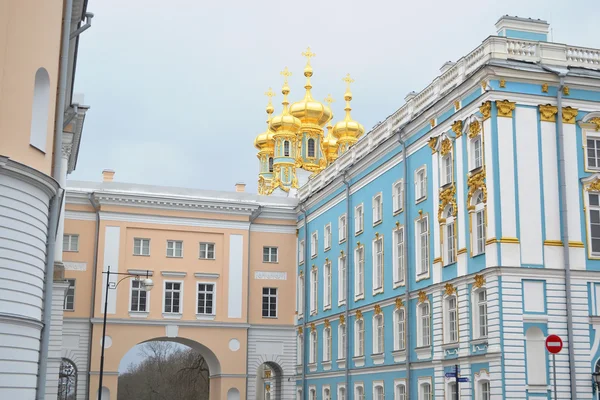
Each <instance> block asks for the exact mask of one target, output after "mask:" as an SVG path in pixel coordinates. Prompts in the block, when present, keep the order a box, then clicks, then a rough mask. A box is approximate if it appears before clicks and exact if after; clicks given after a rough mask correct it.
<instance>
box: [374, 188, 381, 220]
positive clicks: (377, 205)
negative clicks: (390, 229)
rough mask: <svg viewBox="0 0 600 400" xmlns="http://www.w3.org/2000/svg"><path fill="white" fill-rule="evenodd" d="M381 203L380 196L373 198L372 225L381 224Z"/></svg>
mask: <svg viewBox="0 0 600 400" xmlns="http://www.w3.org/2000/svg"><path fill="white" fill-rule="evenodd" d="M382 209H383V201H382V199H381V194H378V195H377V196H375V197H373V225H375V224H377V223H379V222H381V218H382Z"/></svg>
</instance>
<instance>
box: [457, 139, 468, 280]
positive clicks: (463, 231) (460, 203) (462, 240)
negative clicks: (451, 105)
mask: <svg viewBox="0 0 600 400" xmlns="http://www.w3.org/2000/svg"><path fill="white" fill-rule="evenodd" d="M463 140H464V139H463V137H462V136H460V137H458V138H457V139H456V141H455V146H454V151H455V156H456V157H455V159H454V165H455V166H456V206H457V208H458V221H457V223H458V249H457V250H461V249H464V248H465V247H466V237H467V232H468V227H467V223H466V221H465V208H466V207H465V195H464V190H465V182H464V178H465V166H464V165H463ZM467 168H468V167H467ZM465 255H466V253H463V254H459V256H458V257H457V274H458V276H463V275H466V273H467V258H466V257H465Z"/></svg>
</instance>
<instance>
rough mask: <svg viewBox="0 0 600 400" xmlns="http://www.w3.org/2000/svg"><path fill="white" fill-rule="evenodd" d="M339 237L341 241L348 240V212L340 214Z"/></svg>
mask: <svg viewBox="0 0 600 400" xmlns="http://www.w3.org/2000/svg"><path fill="white" fill-rule="evenodd" d="M338 238H339V242H340V243H342V242H343V241H344V240H346V214H344V215H342V216H340V218H339V220H338Z"/></svg>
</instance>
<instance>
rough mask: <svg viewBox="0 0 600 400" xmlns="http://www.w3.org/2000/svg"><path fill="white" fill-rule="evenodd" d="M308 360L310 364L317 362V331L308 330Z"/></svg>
mask: <svg viewBox="0 0 600 400" xmlns="http://www.w3.org/2000/svg"><path fill="white" fill-rule="evenodd" d="M308 362H309V363H311V364H314V363H316V362H317V331H312V332H310V356H309V359H308Z"/></svg>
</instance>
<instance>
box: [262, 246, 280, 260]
mask: <svg viewBox="0 0 600 400" xmlns="http://www.w3.org/2000/svg"><path fill="white" fill-rule="evenodd" d="M263 262H266V263H276V262H277V247H268V246H264V247H263Z"/></svg>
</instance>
